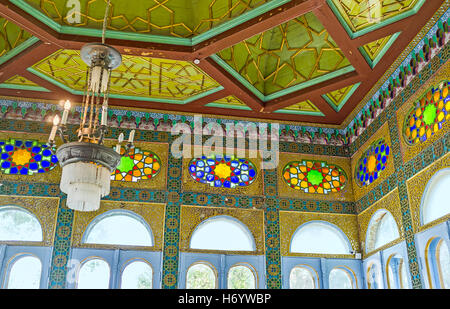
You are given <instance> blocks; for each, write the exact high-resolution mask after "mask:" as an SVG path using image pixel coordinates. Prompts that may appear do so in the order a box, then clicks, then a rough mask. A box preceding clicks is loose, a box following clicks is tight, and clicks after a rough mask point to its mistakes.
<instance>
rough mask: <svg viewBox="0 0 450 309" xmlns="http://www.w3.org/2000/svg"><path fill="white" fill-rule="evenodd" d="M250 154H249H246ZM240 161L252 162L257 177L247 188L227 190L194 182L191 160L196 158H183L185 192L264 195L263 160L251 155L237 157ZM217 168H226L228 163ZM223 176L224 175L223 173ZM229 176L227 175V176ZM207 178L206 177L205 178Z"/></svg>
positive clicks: (222, 187) (238, 187) (237, 187)
mask: <svg viewBox="0 0 450 309" xmlns="http://www.w3.org/2000/svg"><path fill="white" fill-rule="evenodd" d="M246 153H247V154H248V152H246ZM236 157H238V158H239V159H246V160H250V161H251V162H252V165H253V166H254V170H255V171H256V173H255V174H256V175H255V176H254V179H253V180H252V182H251V183H250V182H249V184H248V185H246V186H235V187H232V188H227V187H224V186H220V187H215V186H211V185H210V184H208V183H200V182H197V181H196V180H194V178H193V177H192V176H191V171H190V166H191V165H192V164H191V163H192V162H191V160H192V159H193V158H196V157H195V156H192V158H183V167H182V168H183V170H182V181H183V191H192V192H204V193H212V194H239V195H262V194H263V181H262V179H263V175H262V174H263V173H264V171H263V170H261V168H260V167H261V158H260V157H259V155H258V157H257V158H250V157H249V155H247V156H243V157H242V158H241V156H236ZM217 166H219V167H221V166H226V163H224V164H221V163H219V164H217ZM223 172H224V173H227V171H223ZM222 174H223V173H222ZM226 176H227V175H226ZM205 177H206V176H205Z"/></svg>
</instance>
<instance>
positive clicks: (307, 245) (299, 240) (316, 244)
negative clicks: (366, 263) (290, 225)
mask: <svg viewBox="0 0 450 309" xmlns="http://www.w3.org/2000/svg"><path fill="white" fill-rule="evenodd" d="M349 248H350V245H349V243H348V241H347V240H346V239H345V238H344V236H343V235H342V233H341V232H340V231H339V230H338V229H336V228H334V227H332V226H330V225H328V224H325V223H320V222H314V223H309V224H306V225H305V226H304V227H301V228H300V229H299V230H298V231H297V232H296V233H295V234H294V236H293V237H292V241H291V252H299V253H319V254H320V253H323V254H327V253H328V254H349Z"/></svg>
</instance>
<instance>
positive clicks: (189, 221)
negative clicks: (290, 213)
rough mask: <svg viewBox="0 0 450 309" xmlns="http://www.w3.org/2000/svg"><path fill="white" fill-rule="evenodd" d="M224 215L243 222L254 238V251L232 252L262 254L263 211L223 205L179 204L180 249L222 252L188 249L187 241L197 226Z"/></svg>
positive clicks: (210, 251) (195, 250)
mask: <svg viewBox="0 0 450 309" xmlns="http://www.w3.org/2000/svg"><path fill="white" fill-rule="evenodd" d="M220 215H226V216H230V217H233V218H236V219H238V220H239V221H241V222H242V223H243V224H245V225H246V226H247V227H248V229H249V230H250V232H251V233H252V235H253V238H254V239H255V245H256V251H252V252H248V251H242V252H237V251H233V254H252V255H254V254H256V255H260V254H264V211H263V210H255V209H231V208H224V207H204V206H201V207H199V206H186V205H183V206H181V215H180V217H181V218H180V221H181V223H180V225H181V227H180V251H188V252H209V253H223V251H218V252H216V251H212V250H197V249H190V248H189V242H190V240H191V236H192V233H193V232H194V230H195V229H196V228H197V226H198V225H199V224H200V223H201V222H203V221H205V220H207V219H209V218H211V217H215V216H220Z"/></svg>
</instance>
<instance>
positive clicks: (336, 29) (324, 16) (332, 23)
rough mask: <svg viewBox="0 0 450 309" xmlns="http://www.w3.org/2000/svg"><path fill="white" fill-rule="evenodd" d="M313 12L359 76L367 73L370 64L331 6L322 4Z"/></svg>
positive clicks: (369, 70)
mask: <svg viewBox="0 0 450 309" xmlns="http://www.w3.org/2000/svg"><path fill="white" fill-rule="evenodd" d="M313 13H314V15H316V17H317V18H318V19H319V20H320V22H321V23H322V25H323V26H324V27H325V28H326V29H327V31H328V33H329V34H330V35H331V37H332V38H333V40H334V41H335V42H336V44H337V46H338V47H339V49H340V50H341V51H342V53H343V54H344V56H345V57H346V58H347V59H348V61H350V63H351V65H352V66H353V67H354V68H355V70H356V71H357V72H358V73H359V74H360V75H361V76H367V75H369V74H370V73H371V71H372V69H371V68H370V65H369V64H368V63H367V61H366V59H364V57H363V55H362V54H361V53H360V51H359V49H358V47H359V46H358V45H357V44H355V42H353V41H352V39H351V38H350V36H349V35H348V33H347V31H346V30H345V29H344V27H343V26H342V25H341V23H340V21H339V19H338V18H337V17H336V15H334V13H333V11H332V10H331V8H330V7H329V6H328V5H322V6H320V7H319V8H317V9H314V10H313Z"/></svg>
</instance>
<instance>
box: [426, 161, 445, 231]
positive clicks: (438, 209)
mask: <svg viewBox="0 0 450 309" xmlns="http://www.w3.org/2000/svg"><path fill="white" fill-rule="evenodd" d="M448 188H450V169H444V170H442V171H439V172H438V173H437V174H436V175H435V176H433V178H432V179H431V181H430V182H429V184H428V185H427V191H426V194H425V196H424V200H423V212H422V216H423V217H422V219H423V224H427V223H429V222H431V221H434V220H436V219H438V218H440V217H443V216H445V215H446V214H449V213H450V203H449V202H448Z"/></svg>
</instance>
